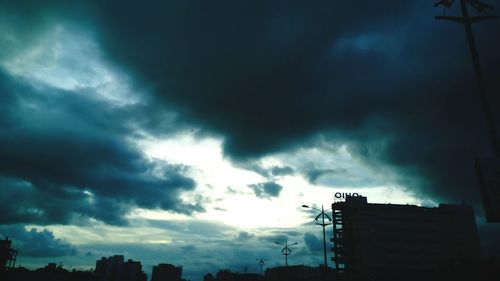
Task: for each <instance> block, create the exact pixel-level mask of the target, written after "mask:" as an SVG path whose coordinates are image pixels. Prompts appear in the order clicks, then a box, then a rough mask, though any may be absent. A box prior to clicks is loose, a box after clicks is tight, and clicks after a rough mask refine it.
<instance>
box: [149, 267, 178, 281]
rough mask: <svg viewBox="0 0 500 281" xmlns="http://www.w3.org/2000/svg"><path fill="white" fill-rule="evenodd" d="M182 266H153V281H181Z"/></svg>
mask: <svg viewBox="0 0 500 281" xmlns="http://www.w3.org/2000/svg"><path fill="white" fill-rule="evenodd" d="M181 278H182V266H175V265H172V264H165V263H160V264H159V265H157V266H153V275H152V277H151V281H181Z"/></svg>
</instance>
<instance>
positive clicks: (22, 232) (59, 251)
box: [0, 225, 77, 257]
mask: <svg viewBox="0 0 500 281" xmlns="http://www.w3.org/2000/svg"><path fill="white" fill-rule="evenodd" d="M0 236H8V237H9V239H12V243H13V244H12V247H13V248H14V249H16V250H17V251H18V254H19V255H22V256H24V257H61V256H73V255H75V254H76V252H77V250H76V247H75V246H74V245H71V244H70V243H68V242H66V241H64V240H61V239H57V238H55V236H54V234H53V233H52V232H51V231H49V230H47V229H43V230H40V231H38V230H36V229H34V228H32V229H31V230H26V229H25V228H24V226H22V225H12V226H0Z"/></svg>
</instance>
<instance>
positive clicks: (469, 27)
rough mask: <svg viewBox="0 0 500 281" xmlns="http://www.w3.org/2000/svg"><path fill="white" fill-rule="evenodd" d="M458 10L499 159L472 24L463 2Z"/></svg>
mask: <svg viewBox="0 0 500 281" xmlns="http://www.w3.org/2000/svg"><path fill="white" fill-rule="evenodd" d="M460 8H461V10H462V16H463V19H464V21H463V24H464V27H465V33H466V34H467V41H468V42H469V50H470V53H471V56H472V63H473V64H474V72H475V74H476V80H477V84H478V86H479V96H480V98H481V106H482V108H483V113H484V117H485V119H486V125H487V127H488V133H489V135H490V142H491V146H492V149H493V154H494V155H495V156H496V157H500V142H499V140H498V133H497V129H496V125H495V119H494V117H493V114H492V112H491V108H490V102H489V99H488V94H487V93H486V87H485V84H484V79H483V71H482V69H481V63H480V60H479V54H478V52H477V47H476V40H475V38H474V33H473V32H472V22H471V19H470V17H469V12H468V10H467V5H466V3H465V1H464V0H460Z"/></svg>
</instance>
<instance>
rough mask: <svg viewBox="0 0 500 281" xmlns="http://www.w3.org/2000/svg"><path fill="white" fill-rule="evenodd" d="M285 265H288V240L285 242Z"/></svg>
mask: <svg viewBox="0 0 500 281" xmlns="http://www.w3.org/2000/svg"><path fill="white" fill-rule="evenodd" d="M285 249H286V250H285V267H288V252H287V250H288V241H286V242H285Z"/></svg>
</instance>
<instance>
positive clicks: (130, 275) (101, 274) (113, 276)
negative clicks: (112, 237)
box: [95, 255, 147, 281]
mask: <svg viewBox="0 0 500 281" xmlns="http://www.w3.org/2000/svg"><path fill="white" fill-rule="evenodd" d="M95 275H96V277H97V278H98V280H100V281H146V279H147V276H146V274H145V273H144V272H143V271H142V265H141V263H140V262H138V261H133V260H131V259H129V260H128V261H126V262H125V261H124V257H123V256H122V255H115V256H112V257H109V258H105V257H102V258H101V259H100V260H98V261H96V266H95Z"/></svg>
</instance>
